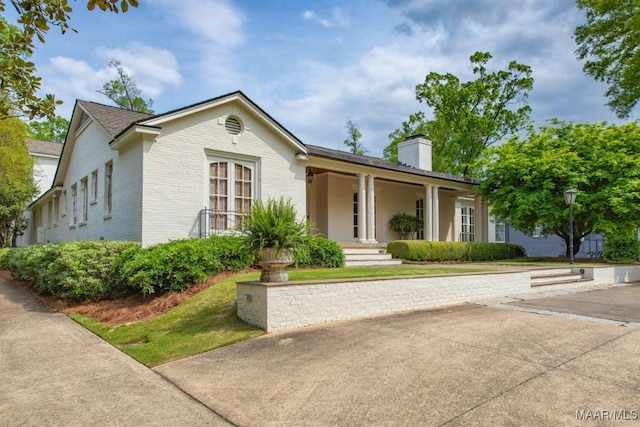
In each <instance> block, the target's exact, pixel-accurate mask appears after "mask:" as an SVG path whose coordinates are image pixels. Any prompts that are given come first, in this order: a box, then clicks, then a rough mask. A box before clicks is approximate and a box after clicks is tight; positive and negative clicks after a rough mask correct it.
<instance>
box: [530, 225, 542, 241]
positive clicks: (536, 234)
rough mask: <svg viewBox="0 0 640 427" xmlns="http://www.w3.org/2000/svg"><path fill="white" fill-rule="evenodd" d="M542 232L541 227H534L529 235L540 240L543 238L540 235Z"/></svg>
mask: <svg viewBox="0 0 640 427" xmlns="http://www.w3.org/2000/svg"><path fill="white" fill-rule="evenodd" d="M543 231H544V227H542V226H541V225H536V228H534V229H533V233H532V234H531V237H536V238H540V237H542V236H543V234H542V232H543Z"/></svg>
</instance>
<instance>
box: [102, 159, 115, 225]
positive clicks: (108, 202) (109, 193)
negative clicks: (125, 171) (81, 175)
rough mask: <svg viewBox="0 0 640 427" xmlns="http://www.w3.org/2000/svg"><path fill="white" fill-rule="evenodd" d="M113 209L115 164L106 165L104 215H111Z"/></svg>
mask: <svg viewBox="0 0 640 427" xmlns="http://www.w3.org/2000/svg"><path fill="white" fill-rule="evenodd" d="M112 208H113V162H107V163H106V164H105V165H104V213H105V215H111V210H112Z"/></svg>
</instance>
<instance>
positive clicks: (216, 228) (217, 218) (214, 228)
mask: <svg viewBox="0 0 640 427" xmlns="http://www.w3.org/2000/svg"><path fill="white" fill-rule="evenodd" d="M247 215H248V213H247V212H237V211H219V210H213V209H202V210H201V211H200V213H199V214H198V235H199V236H200V238H205V237H208V236H211V235H214V234H229V233H231V232H234V231H242V229H243V223H244V219H245V217H246V216H247Z"/></svg>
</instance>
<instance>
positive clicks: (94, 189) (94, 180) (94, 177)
mask: <svg viewBox="0 0 640 427" xmlns="http://www.w3.org/2000/svg"><path fill="white" fill-rule="evenodd" d="M96 203H98V169H96V170H94V171H93V172H91V204H92V205H95V204H96Z"/></svg>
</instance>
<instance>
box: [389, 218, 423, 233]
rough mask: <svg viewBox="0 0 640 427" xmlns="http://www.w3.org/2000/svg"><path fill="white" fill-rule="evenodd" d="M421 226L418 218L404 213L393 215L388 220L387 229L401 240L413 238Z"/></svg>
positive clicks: (421, 222)
mask: <svg viewBox="0 0 640 427" xmlns="http://www.w3.org/2000/svg"><path fill="white" fill-rule="evenodd" d="M423 226H424V222H423V221H422V220H421V219H420V218H418V217H417V216H415V215H409V214H407V213H404V212H398V213H395V214H393V216H392V217H391V219H390V220H389V228H391V230H392V231H393V232H395V233H396V234H397V235H398V238H400V239H403V240H404V239H408V238H410V237H413V235H414V234H415V233H417V232H418V230H420V229H421V228H422V227H423Z"/></svg>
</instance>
